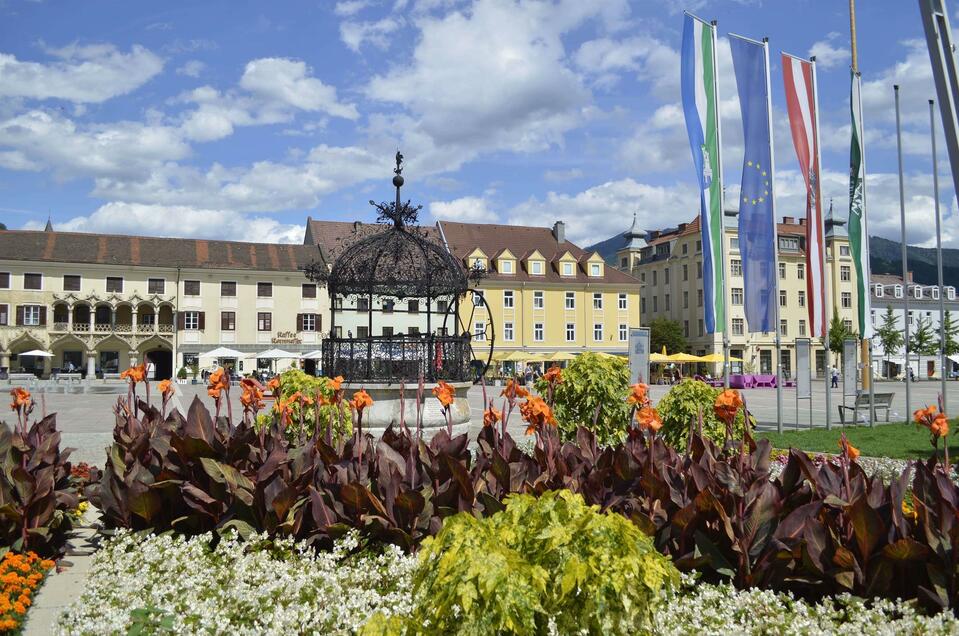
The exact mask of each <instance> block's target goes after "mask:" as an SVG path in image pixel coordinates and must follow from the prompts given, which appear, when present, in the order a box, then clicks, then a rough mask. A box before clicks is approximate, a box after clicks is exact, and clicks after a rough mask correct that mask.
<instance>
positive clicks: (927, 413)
mask: <svg viewBox="0 0 959 636" xmlns="http://www.w3.org/2000/svg"><path fill="white" fill-rule="evenodd" d="M936 411H937V409H936V407H935V406H927V407H926V408H924V409H916V410H915V411H913V412H912V419H913V421H914V422H915V423H916V424H921V425H923V426H929V425H930V424H931V423H932V420H933V419H934V418H935V417H936Z"/></svg>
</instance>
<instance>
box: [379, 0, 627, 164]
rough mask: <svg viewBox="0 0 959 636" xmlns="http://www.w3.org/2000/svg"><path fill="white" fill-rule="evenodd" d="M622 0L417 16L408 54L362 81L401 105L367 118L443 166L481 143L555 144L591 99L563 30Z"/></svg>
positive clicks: (491, 3) (490, 0) (506, 0)
mask: <svg viewBox="0 0 959 636" xmlns="http://www.w3.org/2000/svg"><path fill="white" fill-rule="evenodd" d="M623 6H625V5H624V4H623V3H622V2H607V3H589V2H587V3H584V2H578V1H574V0H565V1H561V2H558V3H532V2H515V1H512V0H477V1H476V2H474V3H473V4H472V5H471V7H470V10H469V12H468V13H467V12H465V11H464V12H460V11H452V12H450V13H448V14H447V15H445V16H443V17H433V16H431V15H430V16H424V17H421V18H419V19H418V20H417V22H416V25H417V26H418V27H419V29H420V37H419V39H418V41H417V44H416V47H415V49H414V51H413V59H412V60H411V61H409V62H407V63H403V64H401V65H398V66H397V67H396V68H395V69H394V70H393V71H392V72H391V73H389V74H380V75H377V76H375V77H374V78H373V79H372V80H371V81H370V83H369V85H368V87H367V94H368V96H369V97H371V98H372V99H375V100H378V101H382V102H391V103H396V104H400V105H401V106H403V107H404V108H405V109H406V110H407V112H408V113H409V114H408V115H400V116H393V117H382V118H380V119H379V120H375V119H374V118H372V117H371V129H372V130H374V131H375V132H384V133H385V134H389V133H388V132H387V131H402V132H401V134H402V135H403V137H404V139H403V141H404V145H403V147H404V149H405V148H410V147H416V148H417V149H418V150H419V156H421V157H422V156H423V155H424V154H427V153H429V154H432V155H433V157H432V158H425V159H424V163H429V164H432V165H435V166H441V167H442V169H450V168H453V167H456V166H457V165H459V164H460V163H462V162H463V161H466V160H468V159H470V158H472V157H474V156H476V155H477V154H479V153H481V152H484V151H491V150H500V149H506V150H512V151H516V152H531V151H539V150H543V149H545V148H548V147H549V146H550V145H553V144H558V143H562V141H563V136H564V133H566V132H567V131H568V130H570V129H572V128H574V127H576V126H577V125H579V124H580V123H581V122H582V121H583V120H584V119H585V118H586V117H587V114H588V111H589V108H590V106H591V101H592V96H591V95H590V92H589V90H588V89H587V88H586V87H585V86H584V85H583V82H582V80H581V79H580V77H579V75H577V74H576V73H574V72H573V71H572V70H571V69H570V68H569V67H568V65H567V61H568V60H567V53H566V51H565V48H564V44H563V41H562V36H563V35H565V34H566V33H568V32H570V31H572V30H574V29H575V28H577V27H580V26H582V25H583V24H584V23H585V22H587V21H589V20H593V19H605V18H606V16H608V15H611V14H612V13H613V12H615V11H621V10H622V7H623ZM393 134H394V136H395V132H394V133H393ZM406 142H410V144H411V145H409V144H407V143H406ZM410 156H411V157H413V156H417V155H416V154H415V153H413V152H411V153H410Z"/></svg>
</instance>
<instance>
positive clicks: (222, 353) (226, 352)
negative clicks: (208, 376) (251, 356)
mask: <svg viewBox="0 0 959 636" xmlns="http://www.w3.org/2000/svg"><path fill="white" fill-rule="evenodd" d="M200 355H202V356H203V357H204V358H242V357H243V356H244V355H245V354H244V353H243V352H242V351H237V350H236V349H228V348H226V347H217V348H216V349H213V350H212V351H207V352H206V353H202V354H200Z"/></svg>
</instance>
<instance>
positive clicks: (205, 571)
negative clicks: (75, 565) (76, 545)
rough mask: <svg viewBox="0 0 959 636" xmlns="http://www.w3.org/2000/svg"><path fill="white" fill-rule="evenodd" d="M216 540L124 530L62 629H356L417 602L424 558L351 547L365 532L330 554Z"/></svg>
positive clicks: (257, 539)
mask: <svg viewBox="0 0 959 636" xmlns="http://www.w3.org/2000/svg"><path fill="white" fill-rule="evenodd" d="M211 540H212V535H199V536H196V537H193V538H190V539H185V538H182V537H172V536H169V535H164V536H148V537H146V538H140V537H138V536H136V535H134V534H132V533H128V532H122V531H121V532H120V533H119V534H118V535H117V537H115V538H114V539H112V540H110V541H109V542H107V544H106V545H105V547H104V548H103V549H102V550H100V551H99V552H98V553H97V554H96V556H95V557H94V560H93V566H92V569H91V571H90V575H89V577H88V580H87V583H86V585H85V587H84V589H83V591H82V593H81V594H80V597H79V598H78V599H77V600H76V601H75V602H74V603H73V604H72V605H70V606H69V607H68V608H67V609H66V610H65V611H64V613H63V614H62V616H61V617H60V620H59V622H58V626H57V629H58V632H59V633H61V634H70V635H74V634H90V635H91V636H92V635H97V636H99V635H103V634H126V633H127V631H128V630H129V629H130V627H131V625H133V623H134V622H137V623H139V624H140V625H141V626H144V625H145V624H149V625H153V626H159V625H162V626H164V627H165V628H167V629H168V630H170V631H172V632H173V633H207V634H237V635H239V634H251V635H253V634H257V635H259V634H264V635H268V634H281V635H284V636H286V635H289V634H299V633H303V631H304V626H309V630H310V631H311V632H313V633H316V634H350V633H353V632H354V631H355V630H356V628H357V627H359V625H361V624H362V623H363V622H364V621H365V620H366V619H367V618H368V617H369V616H370V615H371V614H373V613H374V612H377V611H379V612H383V613H384V614H388V615H389V614H393V613H409V612H410V610H411V607H412V606H411V602H410V598H411V596H410V590H411V587H412V577H411V574H412V569H413V567H414V565H415V563H416V558H415V557H412V556H407V555H404V554H403V553H402V552H401V551H400V550H399V549H398V548H395V547H392V546H386V547H384V549H383V551H382V553H381V554H378V555H369V554H360V555H351V554H350V553H351V552H352V551H353V550H355V549H356V548H357V545H358V540H359V535H358V534H357V533H355V532H353V533H351V534H349V535H347V536H346V537H345V538H344V539H342V540H340V541H338V542H337V543H336V545H335V547H334V549H333V550H332V551H330V552H317V551H316V550H314V549H313V548H312V547H311V546H309V545H307V544H306V543H299V544H297V543H294V542H293V541H292V540H282V539H281V540H277V541H266V540H265V537H264V536H262V535H257V536H253V537H250V538H249V540H248V541H245V542H242V541H240V540H238V539H237V537H236V535H232V536H231V537H228V538H225V539H223V540H221V541H220V542H219V543H218V544H217V545H216V547H215V548H211V547H210V542H211ZM147 632H148V633H153V632H152V631H150V630H147Z"/></svg>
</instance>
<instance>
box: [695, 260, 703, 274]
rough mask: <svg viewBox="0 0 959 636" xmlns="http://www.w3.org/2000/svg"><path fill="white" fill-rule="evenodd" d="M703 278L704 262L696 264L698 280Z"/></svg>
mask: <svg viewBox="0 0 959 636" xmlns="http://www.w3.org/2000/svg"><path fill="white" fill-rule="evenodd" d="M702 277H703V262H702V261H699V262H698V263H696V278H702Z"/></svg>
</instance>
